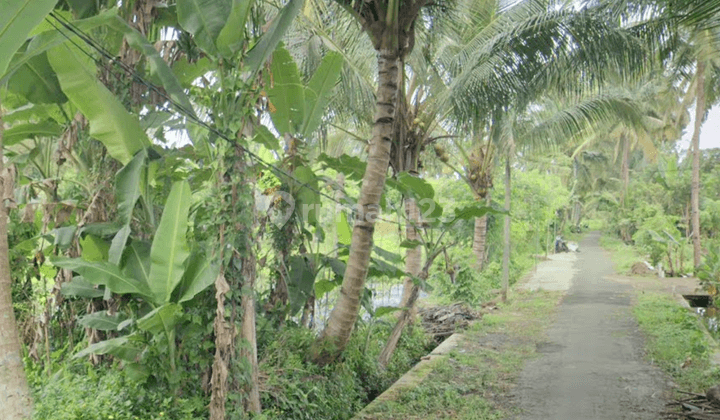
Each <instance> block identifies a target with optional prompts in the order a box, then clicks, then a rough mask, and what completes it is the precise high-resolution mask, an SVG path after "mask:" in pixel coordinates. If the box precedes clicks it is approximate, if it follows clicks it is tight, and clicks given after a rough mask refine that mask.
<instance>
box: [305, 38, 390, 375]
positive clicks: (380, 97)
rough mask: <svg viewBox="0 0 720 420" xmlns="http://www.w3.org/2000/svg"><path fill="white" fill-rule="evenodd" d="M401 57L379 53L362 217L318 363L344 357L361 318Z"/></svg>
mask: <svg viewBox="0 0 720 420" xmlns="http://www.w3.org/2000/svg"><path fill="white" fill-rule="evenodd" d="M398 54H399V53H398V51H397V50H396V49H390V48H381V49H379V54H378V59H377V60H378V92H377V101H376V110H375V118H374V126H373V133H372V139H371V140H370V151H369V155H368V159H367V168H366V170H365V175H364V176H363V182H362V187H361V188H360V198H359V200H358V217H357V219H356V221H355V226H354V227H353V235H352V240H351V244H350V255H349V257H348V262H347V268H346V270H345V276H344V277H343V284H342V288H341V290H340V295H339V298H338V301H337V303H336V304H335V307H334V308H333V310H332V312H331V313H330V318H329V319H328V322H327V324H326V326H325V329H324V330H323V332H322V333H321V334H320V337H319V338H318V341H317V343H316V346H315V348H314V349H313V353H314V354H313V359H314V360H315V361H316V362H317V363H319V364H325V363H328V362H330V361H332V360H333V359H335V358H336V357H337V355H339V354H340V353H342V351H343V350H344V349H345V346H346V345H347V342H348V339H349V338H350V334H351V332H352V329H353V326H354V325H355V321H356V320H357V317H358V311H359V309H360V297H361V296H362V292H363V288H364V287H365V277H366V276H367V271H368V267H369V264H370V253H371V251H372V244H373V233H374V231H375V219H376V217H377V215H378V213H379V211H380V207H379V203H380V197H381V196H382V193H383V187H384V186H385V177H386V175H387V169H388V164H389V161H390V145H391V141H392V139H393V135H394V127H393V126H394V122H395V108H396V105H397V83H398V70H399V69H398V62H399V55H398Z"/></svg>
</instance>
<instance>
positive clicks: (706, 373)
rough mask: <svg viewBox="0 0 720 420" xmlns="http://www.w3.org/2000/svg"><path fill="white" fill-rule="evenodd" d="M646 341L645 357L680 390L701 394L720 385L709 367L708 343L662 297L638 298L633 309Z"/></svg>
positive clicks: (693, 321) (688, 316)
mask: <svg viewBox="0 0 720 420" xmlns="http://www.w3.org/2000/svg"><path fill="white" fill-rule="evenodd" d="M633 313H634V314H635V317H636V318H637V320H638V323H639V325H640V328H641V329H642V330H643V331H644V332H645V334H646V335H647V337H648V344H647V347H648V357H649V358H650V360H651V361H652V362H653V363H655V364H657V365H658V366H660V367H661V368H662V369H663V370H664V371H665V372H667V373H668V374H670V375H671V376H672V377H673V380H674V381H675V382H676V383H677V384H678V386H679V387H680V389H682V390H684V391H691V392H705V390H706V389H707V388H709V387H710V386H713V385H715V384H717V383H718V382H719V381H720V371H718V369H717V367H713V366H712V365H711V363H710V357H709V356H710V354H709V345H708V344H709V343H708V342H707V337H706V336H705V335H704V334H703V332H702V330H701V327H700V325H699V321H698V320H697V318H696V317H695V315H693V314H692V313H690V312H689V311H688V310H687V309H685V308H682V307H680V306H679V305H678V304H677V302H675V301H674V300H673V299H672V298H670V297H669V296H666V295H658V294H641V295H640V296H639V297H638V303H637V305H636V306H635V308H634V309H633Z"/></svg>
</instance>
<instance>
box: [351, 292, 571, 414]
mask: <svg viewBox="0 0 720 420" xmlns="http://www.w3.org/2000/svg"><path fill="white" fill-rule="evenodd" d="M561 295H562V294H561V293H559V292H543V291H539V292H517V293H516V294H515V295H513V296H512V299H511V301H510V302H509V303H507V304H505V305H502V306H501V308H500V310H499V311H498V312H495V313H492V314H487V315H485V316H484V317H483V318H482V320H481V321H479V322H476V323H475V324H473V325H472V326H471V327H470V328H469V329H468V330H467V331H466V332H465V334H464V336H465V341H464V343H463V345H462V346H459V347H458V348H457V349H456V350H454V351H452V352H450V354H449V355H448V356H447V357H444V358H442V359H435V363H434V365H433V366H434V369H433V371H432V372H431V373H430V374H429V375H428V376H427V377H426V378H425V379H424V380H423V381H422V382H420V383H419V384H418V385H417V386H415V387H412V388H408V389H403V390H399V391H398V393H397V394H396V396H395V397H394V398H393V399H392V400H391V401H377V402H375V403H373V404H371V405H370V406H368V407H367V408H366V409H365V410H364V411H363V412H362V413H361V414H360V415H358V416H357V417H356V419H363V420H381V419H382V420H390V419H403V420H405V419H423V420H424V419H459V420H464V419H466V420H495V419H502V418H506V417H508V416H509V415H511V414H513V411H512V408H511V405H510V404H509V402H508V401H507V400H506V397H505V395H507V393H508V391H509V390H510V389H511V387H512V386H513V384H514V382H515V380H516V379H517V376H518V375H519V373H520V371H521V370H522V368H523V366H524V365H525V362H526V361H527V360H528V359H530V358H533V357H535V356H536V355H537V352H536V350H535V349H536V344H537V343H538V342H541V341H542V339H543V337H544V331H545V329H546V328H547V326H548V325H549V324H550V323H551V322H552V321H553V319H554V316H553V315H554V313H555V308H556V307H557V304H558V302H559V300H560V296H561Z"/></svg>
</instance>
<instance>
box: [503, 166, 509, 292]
mask: <svg viewBox="0 0 720 420" xmlns="http://www.w3.org/2000/svg"><path fill="white" fill-rule="evenodd" d="M505 211H507V212H510V155H508V157H507V160H506V161H505ZM503 236H504V248H503V267H502V273H503V274H502V300H503V302H506V301H507V294H508V288H509V285H510V215H509V214H506V215H505V226H504V229H503Z"/></svg>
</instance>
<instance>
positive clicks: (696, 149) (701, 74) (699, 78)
mask: <svg viewBox="0 0 720 420" xmlns="http://www.w3.org/2000/svg"><path fill="white" fill-rule="evenodd" d="M695 78H696V83H697V86H696V89H697V94H696V98H697V101H696V103H695V130H694V131H693V136H692V146H691V150H692V186H691V192H690V196H691V199H690V201H691V204H692V210H691V212H692V239H693V267H694V269H695V272H696V273H697V269H698V267H699V266H700V262H701V252H702V248H701V246H700V128H701V127H702V123H703V118H704V117H705V63H704V62H702V61H700V60H698V62H697V73H696V74H695Z"/></svg>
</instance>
